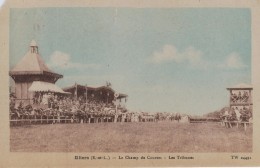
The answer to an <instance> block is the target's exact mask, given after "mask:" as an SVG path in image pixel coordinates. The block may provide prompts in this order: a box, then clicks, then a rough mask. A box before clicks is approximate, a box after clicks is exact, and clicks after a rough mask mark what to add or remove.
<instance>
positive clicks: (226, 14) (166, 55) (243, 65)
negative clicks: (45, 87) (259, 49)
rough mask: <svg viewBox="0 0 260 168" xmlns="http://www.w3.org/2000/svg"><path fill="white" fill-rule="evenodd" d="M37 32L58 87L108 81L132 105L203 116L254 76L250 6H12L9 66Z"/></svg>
mask: <svg viewBox="0 0 260 168" xmlns="http://www.w3.org/2000/svg"><path fill="white" fill-rule="evenodd" d="M32 39H34V40H35V41H36V42H37V44H38V46H39V53H40V55H41V57H42V58H43V60H44V61H45V62H46V64H47V65H48V67H50V69H52V70H54V71H55V72H57V73H60V74H63V76H64V77H63V78H62V79H60V80H59V81H58V82H57V83H56V84H57V85H58V86H60V87H66V86H71V85H73V84H75V82H76V83H78V84H82V85H86V84H87V85H89V86H101V85H105V83H106V81H109V82H110V83H111V84H112V88H114V89H115V90H116V91H118V92H120V93H125V94H128V96H129V97H128V101H127V108H128V109H129V110H131V111H147V112H179V113H186V114H192V115H201V114H205V113H208V112H212V111H215V110H219V109H221V108H222V107H224V106H227V105H228V102H229V99H228V96H229V95H228V91H227V90H226V88H227V87H230V86H234V85H236V84H239V83H251V12H250V10H249V9H246V8H245V9H243V8H241V9H240V8H29V9H24V8H20V9H18V8H14V9H11V10H10V56H9V58H10V68H12V67H14V65H15V64H17V63H18V62H19V61H20V60H21V59H22V57H23V56H24V55H25V54H26V52H27V51H28V49H29V44H30V42H31V40H32Z"/></svg>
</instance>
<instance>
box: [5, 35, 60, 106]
mask: <svg viewBox="0 0 260 168" xmlns="http://www.w3.org/2000/svg"><path fill="white" fill-rule="evenodd" d="M9 75H10V76H11V77H12V79H13V80H14V82H15V95H16V98H17V100H20V101H23V102H28V101H29V102H31V101H32V98H33V92H29V91H28V89H29V88H30V86H31V85H32V83H33V82H34V81H42V82H48V83H52V84H55V82H56V81H57V80H58V79H60V78H62V77H63V76H62V75H60V74H58V73H55V72H53V71H51V70H50V69H49V68H48V67H47V66H46V64H45V63H44V61H43V59H42V58H41V57H40V55H39V50H38V45H37V44H36V42H35V41H34V40H32V41H31V43H30V46H29V51H28V52H27V53H26V54H25V56H24V57H23V58H22V60H21V61H20V62H19V63H18V64H17V65H15V67H14V68H13V69H12V70H10V72H9Z"/></svg>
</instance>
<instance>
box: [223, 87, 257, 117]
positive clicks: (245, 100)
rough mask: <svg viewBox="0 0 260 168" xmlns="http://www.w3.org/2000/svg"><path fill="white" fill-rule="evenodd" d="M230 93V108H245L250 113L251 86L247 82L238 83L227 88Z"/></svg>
mask: <svg viewBox="0 0 260 168" xmlns="http://www.w3.org/2000/svg"><path fill="white" fill-rule="evenodd" d="M227 90H229V93H230V99H229V107H230V109H234V108H237V109H239V110H240V109H245V108H246V109H247V110H249V111H250V112H251V113H252V112H253V99H252V90H253V87H252V86H251V85H249V84H244V83H242V84H238V85H236V86H234V87H229V88H227Z"/></svg>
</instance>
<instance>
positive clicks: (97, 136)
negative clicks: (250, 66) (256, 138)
mask: <svg viewBox="0 0 260 168" xmlns="http://www.w3.org/2000/svg"><path fill="white" fill-rule="evenodd" d="M252 132H253V131H252V126H250V127H249V128H248V129H247V131H246V132H245V131H244V130H243V128H236V127H235V128H229V129H227V128H225V127H222V126H220V124H219V123H197V124H190V123H174V122H159V123H149V122H147V123H96V124H54V125H51V124H50V125H29V126H22V127H11V128H10V148H11V149H10V150H11V151H12V152H19V151H21V152H127V153H131V152H132V153H135V152H142V153H149V152H160V153H175V152H251V151H252Z"/></svg>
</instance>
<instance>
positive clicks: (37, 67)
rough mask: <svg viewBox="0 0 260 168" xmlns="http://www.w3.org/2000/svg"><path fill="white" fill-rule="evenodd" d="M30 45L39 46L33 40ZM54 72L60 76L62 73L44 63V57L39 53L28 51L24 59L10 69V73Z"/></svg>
mask: <svg viewBox="0 0 260 168" xmlns="http://www.w3.org/2000/svg"><path fill="white" fill-rule="evenodd" d="M30 46H37V44H36V42H35V41H34V40H32V42H31V43H30ZM44 73H48V74H53V75H55V76H57V77H59V78H61V77H62V75H60V74H57V73H55V72H53V71H52V70H50V69H49V68H48V67H47V65H46V64H45V63H44V61H43V59H42V58H41V56H40V55H39V54H38V53H35V52H31V51H28V52H27V53H26V54H25V56H24V57H23V58H22V60H21V61H20V62H19V63H18V64H16V65H15V67H14V68H13V69H12V70H11V71H10V75H26V74H44Z"/></svg>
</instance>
